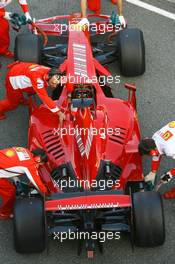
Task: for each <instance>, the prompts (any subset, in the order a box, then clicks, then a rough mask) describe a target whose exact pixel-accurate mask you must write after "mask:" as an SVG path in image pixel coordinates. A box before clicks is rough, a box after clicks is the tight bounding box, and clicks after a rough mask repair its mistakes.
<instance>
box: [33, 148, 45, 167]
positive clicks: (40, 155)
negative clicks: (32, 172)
mask: <svg viewBox="0 0 175 264" xmlns="http://www.w3.org/2000/svg"><path fill="white" fill-rule="evenodd" d="M32 154H33V156H34V158H35V160H36V162H37V163H39V164H41V163H46V162H47V161H48V158H47V154H46V152H45V151H44V150H43V149H40V148H37V149H34V150H32Z"/></svg>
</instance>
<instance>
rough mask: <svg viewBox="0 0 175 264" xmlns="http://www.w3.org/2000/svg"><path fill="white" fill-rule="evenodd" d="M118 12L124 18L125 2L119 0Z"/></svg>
mask: <svg viewBox="0 0 175 264" xmlns="http://www.w3.org/2000/svg"><path fill="white" fill-rule="evenodd" d="M117 11H118V15H119V16H123V1H122V0H118V2H117Z"/></svg>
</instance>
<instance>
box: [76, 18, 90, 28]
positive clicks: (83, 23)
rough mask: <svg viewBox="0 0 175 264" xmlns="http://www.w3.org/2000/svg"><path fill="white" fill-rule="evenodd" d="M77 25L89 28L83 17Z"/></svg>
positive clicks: (87, 21) (86, 20)
mask: <svg viewBox="0 0 175 264" xmlns="http://www.w3.org/2000/svg"><path fill="white" fill-rule="evenodd" d="M77 25H79V26H89V20H88V19H87V18H86V17H84V18H82V19H81V20H80V22H78V23H77Z"/></svg>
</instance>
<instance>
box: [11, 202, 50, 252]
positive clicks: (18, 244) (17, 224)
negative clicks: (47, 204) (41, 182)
mask: <svg viewBox="0 0 175 264" xmlns="http://www.w3.org/2000/svg"><path fill="white" fill-rule="evenodd" d="M13 231H14V232H13V235H14V246H15V250H16V251H17V252H18V253H38V252H42V251H43V250H44V249H45V247H46V225H45V214H44V205H43V201H42V199H41V198H24V199H19V200H16V203H15V207H14V219H13Z"/></svg>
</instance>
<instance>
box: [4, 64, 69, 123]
mask: <svg viewBox="0 0 175 264" xmlns="http://www.w3.org/2000/svg"><path fill="white" fill-rule="evenodd" d="M9 67H10V69H9V72H8V74H7V77H6V99H5V100H1V101H0V119H4V118H5V114H4V113H5V112H6V111H9V110H13V109H15V108H16V107H17V106H18V105H19V104H20V103H21V102H23V101H24V97H23V92H26V93H28V94H33V93H36V94H37V95H38V96H39V98H40V99H41V100H42V102H43V103H44V104H45V105H46V106H47V107H48V108H49V110H50V111H51V112H52V113H57V114H58V115H59V118H60V122H62V121H63V119H64V114H63V113H62V112H61V110H60V108H58V106H57V104H56V102H54V101H53V100H52V99H51V98H50V97H49V96H48V94H47V91H46V88H47V87H49V88H51V89H52V90H55V89H56V88H57V86H58V85H60V83H61V76H62V74H61V72H60V71H59V70H58V69H56V68H49V67H45V66H42V65H38V64H33V63H26V62H15V63H13V64H12V65H11V66H9Z"/></svg>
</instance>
